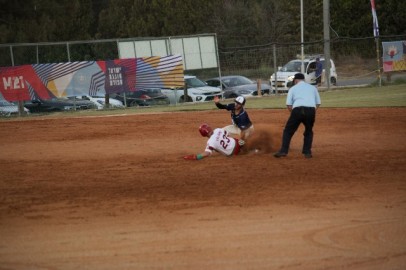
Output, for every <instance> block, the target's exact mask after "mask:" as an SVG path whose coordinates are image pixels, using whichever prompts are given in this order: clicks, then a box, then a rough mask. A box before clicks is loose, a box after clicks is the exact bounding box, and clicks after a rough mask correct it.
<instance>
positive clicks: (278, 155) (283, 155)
mask: <svg viewBox="0 0 406 270" xmlns="http://www.w3.org/2000/svg"><path fill="white" fill-rule="evenodd" d="M287 155H288V154H286V153H283V152H277V153H275V154H273V156H274V157H276V158H280V157H286V156H287Z"/></svg>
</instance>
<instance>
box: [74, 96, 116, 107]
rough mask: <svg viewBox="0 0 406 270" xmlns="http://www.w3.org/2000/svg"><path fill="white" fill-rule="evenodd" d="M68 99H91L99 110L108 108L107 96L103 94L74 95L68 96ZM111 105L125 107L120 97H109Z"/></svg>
mask: <svg viewBox="0 0 406 270" xmlns="http://www.w3.org/2000/svg"><path fill="white" fill-rule="evenodd" d="M68 99H70V100H75V99H76V100H87V101H91V102H92V103H93V104H94V105H95V106H96V107H97V109H98V110H101V109H105V108H106V106H105V102H106V98H105V96H102V95H100V96H89V95H82V96H72V97H68ZM109 107H110V108H124V104H123V102H121V101H120V100H118V99H115V98H111V97H109Z"/></svg>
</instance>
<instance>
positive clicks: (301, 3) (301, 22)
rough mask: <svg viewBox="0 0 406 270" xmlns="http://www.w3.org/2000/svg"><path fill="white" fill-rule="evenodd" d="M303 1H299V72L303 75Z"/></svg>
mask: <svg viewBox="0 0 406 270" xmlns="http://www.w3.org/2000/svg"><path fill="white" fill-rule="evenodd" d="M303 33H304V31H303V0H300V48H301V58H302V65H301V66H300V72H301V73H303V74H304V72H305V70H304V44H303V42H304V36H303Z"/></svg>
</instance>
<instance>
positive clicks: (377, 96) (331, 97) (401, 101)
mask: <svg viewBox="0 0 406 270" xmlns="http://www.w3.org/2000/svg"><path fill="white" fill-rule="evenodd" d="M320 98H321V103H322V105H321V106H322V107H323V108H360V107H406V84H396V85H389V86H381V87H377V86H372V87H360V88H339V89H334V90H329V91H321V92H320ZM227 102H232V100H224V101H223V103H227ZM285 102H286V94H281V95H271V96H264V97H255V98H250V99H248V100H247V104H246V108H247V109H282V108H283V109H284V108H286V105H285ZM202 110H217V107H216V106H214V104H213V102H202V103H194V104H193V103H187V104H177V105H172V106H165V107H151V108H126V109H115V110H102V111H96V110H91V111H76V112H60V113H51V114H41V115H38V114H34V115H30V116H28V117H0V120H7V119H16V118H20V119H30V118H36V117H46V118H58V117H81V116H101V115H120V114H138V113H157V112H176V111H202Z"/></svg>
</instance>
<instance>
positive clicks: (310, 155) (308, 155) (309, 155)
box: [304, 154, 313, 158]
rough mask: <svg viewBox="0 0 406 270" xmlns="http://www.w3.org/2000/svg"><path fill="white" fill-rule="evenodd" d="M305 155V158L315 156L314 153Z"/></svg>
mask: <svg viewBox="0 0 406 270" xmlns="http://www.w3.org/2000/svg"><path fill="white" fill-rule="evenodd" d="M304 157H305V158H312V157H313V156H312V154H304Z"/></svg>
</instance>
